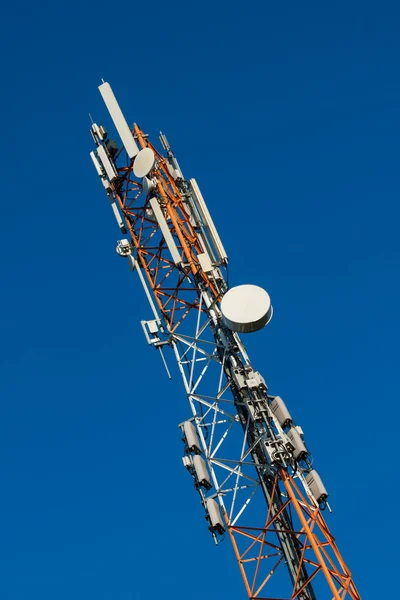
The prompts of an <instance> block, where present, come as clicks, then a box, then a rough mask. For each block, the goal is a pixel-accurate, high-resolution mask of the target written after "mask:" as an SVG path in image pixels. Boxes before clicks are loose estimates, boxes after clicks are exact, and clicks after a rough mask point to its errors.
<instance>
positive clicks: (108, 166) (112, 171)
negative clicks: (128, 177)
mask: <svg viewBox="0 0 400 600" xmlns="http://www.w3.org/2000/svg"><path fill="white" fill-rule="evenodd" d="M97 154H98V156H99V158H100V160H101V162H102V164H103V167H104V169H105V171H106V174H107V177H108V179H109V180H110V181H112V180H113V179H115V178H116V177H117V175H118V173H117V170H116V168H115V167H114V165H113V164H112V162H111V161H110V159H109V158H108V156H107V153H106V151H105V150H104V148H103V146H98V147H97Z"/></svg>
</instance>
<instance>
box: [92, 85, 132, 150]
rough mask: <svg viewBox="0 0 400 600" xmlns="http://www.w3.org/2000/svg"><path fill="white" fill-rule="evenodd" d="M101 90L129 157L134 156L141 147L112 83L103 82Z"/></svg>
mask: <svg viewBox="0 0 400 600" xmlns="http://www.w3.org/2000/svg"><path fill="white" fill-rule="evenodd" d="M99 90H100V94H101V95H102V98H103V100H104V104H105V105H106V106H107V109H108V112H109V113H110V116H111V118H112V120H113V122H114V125H115V128H116V130H117V131H118V134H119V137H120V138H121V141H122V143H123V145H124V146H125V150H126V152H127V154H128V156H129V158H134V157H135V156H136V155H137V154H138V152H139V148H138V147H137V144H136V142H135V140H134V138H133V135H132V132H131V130H130V129H129V127H128V123H127V122H126V120H125V117H124V115H123V113H122V110H121V109H120V107H119V104H118V102H117V99H116V97H115V96H114V92H113V91H112V89H111V86H110V84H109V83H107V82H106V83H102V84H101V85H100V86H99Z"/></svg>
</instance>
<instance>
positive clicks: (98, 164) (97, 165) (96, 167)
mask: <svg viewBox="0 0 400 600" xmlns="http://www.w3.org/2000/svg"><path fill="white" fill-rule="evenodd" d="M90 158H91V159H92V161H93V164H94V168H95V169H96V171H97V175H98V176H99V177H103V172H102V170H101V167H100V163H99V161H98V160H97V158H96V155H95V153H94V152H91V153H90Z"/></svg>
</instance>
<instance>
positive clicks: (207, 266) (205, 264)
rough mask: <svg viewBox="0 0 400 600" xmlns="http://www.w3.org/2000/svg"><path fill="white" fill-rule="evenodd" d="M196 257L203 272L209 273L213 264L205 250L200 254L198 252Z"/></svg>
mask: <svg viewBox="0 0 400 600" xmlns="http://www.w3.org/2000/svg"><path fill="white" fill-rule="evenodd" d="M197 258H198V259H199V263H200V266H201V268H202V269H203V271H204V273H211V271H212V270H213V266H212V263H211V260H210V257H209V256H208V254H207V252H202V253H201V254H198V255H197Z"/></svg>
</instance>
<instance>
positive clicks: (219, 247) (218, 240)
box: [190, 179, 228, 262]
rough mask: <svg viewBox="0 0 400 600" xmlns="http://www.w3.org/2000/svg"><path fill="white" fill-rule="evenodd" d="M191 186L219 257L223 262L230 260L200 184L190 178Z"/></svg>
mask: <svg viewBox="0 0 400 600" xmlns="http://www.w3.org/2000/svg"><path fill="white" fill-rule="evenodd" d="M190 187H191V190H192V193H193V196H194V198H195V200H196V203H197V208H198V209H199V212H200V216H201V218H202V219H203V221H204V224H205V225H206V226H207V227H208V230H209V233H210V237H211V239H212V242H213V244H214V246H215V249H216V251H217V254H218V255H219V258H220V260H221V261H223V262H228V255H227V254H226V252H225V248H224V247H223V245H222V242H221V238H220V237H219V235H218V231H217V230H216V228H215V225H214V221H213V220H212V218H211V215H210V213H209V211H208V208H207V205H206V203H205V201H204V198H203V195H202V193H201V191H200V188H199V186H198V185H197V182H196V180H195V179H190Z"/></svg>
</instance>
